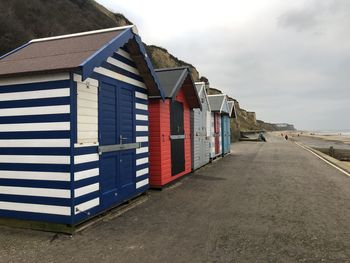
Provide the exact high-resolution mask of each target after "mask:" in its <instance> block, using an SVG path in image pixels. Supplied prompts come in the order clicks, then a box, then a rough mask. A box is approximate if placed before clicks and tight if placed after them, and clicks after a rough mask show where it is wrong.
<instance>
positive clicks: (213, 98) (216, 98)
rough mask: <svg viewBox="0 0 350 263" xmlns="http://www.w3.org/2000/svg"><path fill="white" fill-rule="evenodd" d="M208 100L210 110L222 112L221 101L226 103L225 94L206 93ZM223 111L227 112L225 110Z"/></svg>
mask: <svg viewBox="0 0 350 263" xmlns="http://www.w3.org/2000/svg"><path fill="white" fill-rule="evenodd" d="M208 101H209V105H210V109H211V111H216V112H220V113H221V112H222V111H223V110H224V109H223V108H224V107H223V103H225V102H226V103H227V100H226V95H225V94H218V95H208ZM225 113H228V112H226V111H225Z"/></svg>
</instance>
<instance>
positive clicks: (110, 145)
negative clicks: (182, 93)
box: [0, 26, 163, 225]
mask: <svg viewBox="0 0 350 263" xmlns="http://www.w3.org/2000/svg"><path fill="white" fill-rule="evenodd" d="M149 96H150V97H151V96H153V97H154V96H157V97H162V96H163V93H162V90H161V88H160V85H159V83H158V81H157V77H156V75H155V72H154V69H153V68H152V65H151V62H150V60H149V58H148V56H147V54H146V51H145V48H144V46H143V44H142V41H141V38H140V36H139V35H138V33H137V30H136V28H135V27H134V26H125V27H119V28H110V29H105V30H97V31H90V32H84V33H77V34H71V35H63V36H57V37H49V38H43V39H35V40H32V41H30V42H29V43H27V44H25V45H23V46H21V47H19V48H17V49H15V50H14V51H12V52H10V53H8V54H6V55H4V56H2V57H1V59H0V101H1V102H0V147H1V153H0V216H1V217H8V218H16V219H27V220H37V221H45V222H51V223H58V224H65V225H76V224H78V223H80V222H82V221H84V220H86V219H88V218H90V217H92V216H94V215H96V214H98V213H101V212H103V211H105V210H108V209H110V208H112V207H114V206H116V205H118V204H120V203H122V202H124V201H125V200H128V199H130V198H132V197H135V196H137V195H139V194H141V193H143V192H145V191H146V190H147V189H148V186H149V176H148V174H149V172H148V171H149V170H148V169H149V167H148V165H149V159H148V158H149V157H148V156H149V148H148V97H149Z"/></svg>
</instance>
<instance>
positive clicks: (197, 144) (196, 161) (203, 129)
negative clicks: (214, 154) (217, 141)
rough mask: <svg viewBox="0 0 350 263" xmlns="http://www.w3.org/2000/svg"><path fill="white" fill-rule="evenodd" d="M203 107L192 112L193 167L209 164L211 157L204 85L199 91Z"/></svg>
mask: <svg viewBox="0 0 350 263" xmlns="http://www.w3.org/2000/svg"><path fill="white" fill-rule="evenodd" d="M198 95H199V97H200V100H201V105H202V109H193V110H192V112H191V133H192V140H191V143H192V149H191V151H192V169H194V170H195V169H198V168H199V167H201V166H203V165H205V164H207V163H208V162H209V159H210V152H209V151H210V148H209V144H210V142H209V139H208V138H209V137H208V136H207V116H208V113H210V112H209V110H208V102H207V99H206V93H205V90H204V87H202V89H201V90H200V92H199V94H198Z"/></svg>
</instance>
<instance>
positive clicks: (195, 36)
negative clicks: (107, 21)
mask: <svg viewBox="0 0 350 263" xmlns="http://www.w3.org/2000/svg"><path fill="white" fill-rule="evenodd" d="M98 2H99V3H101V4H103V5H104V6H105V7H107V8H108V9H110V10H112V11H114V12H120V13H123V14H124V15H125V16H126V17H127V18H129V19H130V20H131V21H132V22H133V23H135V24H136V25H137V27H138V29H139V33H140V35H141V37H142V39H143V41H144V42H146V43H148V44H155V45H158V46H162V47H164V48H166V49H168V51H169V52H170V53H172V54H173V55H175V56H177V57H179V58H180V59H182V60H185V61H187V62H189V63H191V64H193V65H194V66H195V67H196V68H197V69H198V71H199V72H200V74H201V75H203V76H206V77H207V78H208V79H209V81H210V84H211V86H212V87H215V88H218V89H220V90H222V91H223V92H224V93H226V94H228V95H230V96H232V97H234V98H236V99H237V100H238V101H239V102H240V105H241V107H243V108H246V109H247V110H250V111H256V113H257V118H258V119H262V120H264V121H268V122H289V123H293V124H294V125H295V126H296V128H298V129H308V130H330V129H333V130H335V129H350V87H349V83H350V33H349V32H350V1H349V0H283V1H282V0H231V1H226V0H216V1H189V0H177V1H157V0H148V1H139V0H128V1H121V0H98Z"/></svg>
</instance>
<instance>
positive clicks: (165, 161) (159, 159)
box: [148, 89, 191, 187]
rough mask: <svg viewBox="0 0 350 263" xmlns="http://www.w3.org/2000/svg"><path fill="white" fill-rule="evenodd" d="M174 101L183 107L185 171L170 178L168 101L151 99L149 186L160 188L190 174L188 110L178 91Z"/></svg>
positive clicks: (149, 107) (182, 96)
mask: <svg viewBox="0 0 350 263" xmlns="http://www.w3.org/2000/svg"><path fill="white" fill-rule="evenodd" d="M176 100H177V101H179V102H182V103H183V106H184V129H185V171H184V172H182V173H179V174H177V175H175V176H171V148H170V147H171V144H170V100H169V99H167V100H165V101H164V102H163V101H162V100H154V99H151V100H150V101H149V105H148V109H149V147H150V149H149V152H150V185H151V186H152V187H162V186H164V185H165V184H167V183H169V182H171V181H173V180H175V179H177V178H179V177H181V176H183V175H185V174H188V173H190V172H191V131H190V108H189V106H188V103H187V101H186V98H185V96H184V92H183V89H180V91H179V92H178V94H177V96H176Z"/></svg>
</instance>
